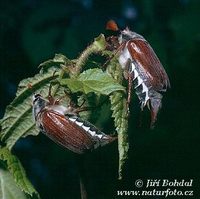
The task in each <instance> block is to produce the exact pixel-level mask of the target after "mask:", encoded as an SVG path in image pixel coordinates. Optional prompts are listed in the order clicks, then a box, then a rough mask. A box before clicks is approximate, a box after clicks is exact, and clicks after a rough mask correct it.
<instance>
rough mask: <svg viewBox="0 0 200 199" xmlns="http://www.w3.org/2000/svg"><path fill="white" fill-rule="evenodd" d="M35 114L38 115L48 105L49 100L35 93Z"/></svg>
mask: <svg viewBox="0 0 200 199" xmlns="http://www.w3.org/2000/svg"><path fill="white" fill-rule="evenodd" d="M32 105H33V116H34V118H36V117H37V115H38V113H39V112H40V111H41V110H42V109H43V108H44V107H45V106H46V105H47V101H46V100H45V99H44V98H43V97H42V96H41V95H40V94H34V95H33V97H32Z"/></svg>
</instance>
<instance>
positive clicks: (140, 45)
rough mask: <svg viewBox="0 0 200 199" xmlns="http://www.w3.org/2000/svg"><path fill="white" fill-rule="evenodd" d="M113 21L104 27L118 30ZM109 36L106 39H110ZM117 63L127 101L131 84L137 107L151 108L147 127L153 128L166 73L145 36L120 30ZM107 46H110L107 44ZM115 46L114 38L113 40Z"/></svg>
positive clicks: (168, 82)
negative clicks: (125, 81)
mask: <svg viewBox="0 0 200 199" xmlns="http://www.w3.org/2000/svg"><path fill="white" fill-rule="evenodd" d="M114 23H115V22H114V21H113V20H111V21H109V22H108V24H107V25H106V27H107V28H108V29H109V30H112V31H118V29H117V28H116V27H117V25H114ZM113 37H115V36H112V37H109V38H112V40H111V39H107V41H108V42H112V41H114V39H113ZM118 42H119V46H118V48H117V49H115V50H117V52H118V54H119V58H118V60H119V63H120V65H121V67H122V69H123V70H124V77H125V79H127V80H128V82H129V84H128V99H127V101H128V104H129V103H130V99H131V87H134V89H135V91H136V94H137V96H138V98H139V100H140V103H141V108H142V109H143V108H144V107H145V106H146V105H147V106H148V108H149V109H150V110H151V127H153V125H154V123H155V121H156V118H157V114H158V111H159V109H160V108H161V104H162V102H161V101H162V95H161V93H160V92H163V91H166V90H167V88H169V87H170V81H169V78H168V75H167V73H166V71H165V69H164V68H163V66H162V64H161V62H160V60H159V58H158V57H157V55H156V53H155V52H154V50H153V48H152V47H151V46H150V44H149V43H148V42H147V41H146V40H145V38H144V37H143V36H141V35H139V34H137V33H136V32H133V31H131V30H129V28H126V29H124V30H122V31H120V33H119V36H118ZM109 46H113V45H112V44H109ZM115 46H117V45H116V39H115Z"/></svg>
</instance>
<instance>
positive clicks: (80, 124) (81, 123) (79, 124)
mask: <svg viewBox="0 0 200 199" xmlns="http://www.w3.org/2000/svg"><path fill="white" fill-rule="evenodd" d="M75 123H76V124H77V125H78V126H80V127H81V126H82V125H83V122H78V121H77V120H76V121H75Z"/></svg>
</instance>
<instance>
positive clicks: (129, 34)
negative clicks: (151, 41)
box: [119, 28, 144, 44]
mask: <svg viewBox="0 0 200 199" xmlns="http://www.w3.org/2000/svg"><path fill="white" fill-rule="evenodd" d="M136 38H139V39H144V38H143V37H142V36H141V35H139V34H137V33H136V32H133V31H130V30H129V29H128V28H126V29H124V30H123V31H121V34H120V36H119V43H120V44H122V43H124V42H127V41H129V40H131V39H136Z"/></svg>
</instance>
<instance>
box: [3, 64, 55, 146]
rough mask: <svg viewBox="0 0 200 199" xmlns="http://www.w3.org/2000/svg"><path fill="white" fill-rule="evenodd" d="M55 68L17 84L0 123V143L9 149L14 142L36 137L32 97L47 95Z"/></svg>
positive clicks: (36, 130) (53, 77)
mask: <svg viewBox="0 0 200 199" xmlns="http://www.w3.org/2000/svg"><path fill="white" fill-rule="evenodd" d="M54 72H55V68H54V67H51V68H49V69H48V70H47V71H46V72H42V73H39V74H37V75H35V76H34V77H31V78H27V79H24V80H22V81H21V82H20V83H19V86H18V90H17V94H16V98H15V99H14V100H13V101H12V102H11V104H10V105H8V106H7V107H6V111H5V115H4V117H3V119H1V121H0V126H1V129H2V131H1V134H0V136H1V137H0V138H1V141H3V142H5V143H6V145H7V147H8V148H9V149H11V148H12V147H13V145H14V144H15V143H16V141H17V140H18V139H19V138H20V137H22V136H27V135H38V133H39V131H38V129H37V128H36V127H35V122H34V120H33V117H32V95H33V93H40V94H41V95H42V96H44V97H46V96H47V95H48V90H49V83H50V81H51V80H53V79H55V78H56V77H57V76H58V75H54V76H53V73H54Z"/></svg>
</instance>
